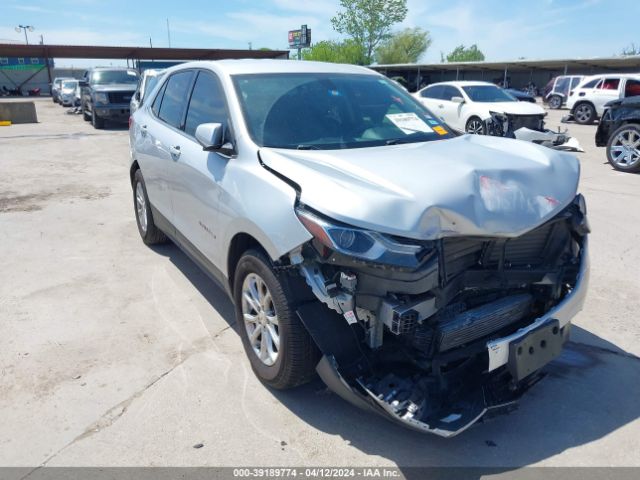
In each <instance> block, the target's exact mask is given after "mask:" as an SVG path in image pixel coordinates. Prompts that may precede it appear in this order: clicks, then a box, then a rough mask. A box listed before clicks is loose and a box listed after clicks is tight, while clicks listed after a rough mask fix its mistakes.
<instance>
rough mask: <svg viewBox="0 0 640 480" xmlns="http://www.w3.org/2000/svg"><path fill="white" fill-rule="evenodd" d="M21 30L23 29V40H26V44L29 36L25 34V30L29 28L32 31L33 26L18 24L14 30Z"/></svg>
mask: <svg viewBox="0 0 640 480" xmlns="http://www.w3.org/2000/svg"><path fill="white" fill-rule="evenodd" d="M22 30H24V41H25V42H26V44H27V45H29V37H28V36H27V30H29V31H30V32H33V31H34V30H35V28H34V27H33V26H32V25H18V26H17V27H16V32H18V33H20V32H21V31H22Z"/></svg>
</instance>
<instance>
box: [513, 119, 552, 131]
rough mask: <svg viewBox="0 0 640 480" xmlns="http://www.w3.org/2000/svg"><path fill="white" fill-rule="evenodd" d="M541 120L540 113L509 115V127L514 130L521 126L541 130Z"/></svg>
mask: <svg viewBox="0 0 640 480" xmlns="http://www.w3.org/2000/svg"><path fill="white" fill-rule="evenodd" d="M543 120H544V117H543V116H542V115H509V122H510V124H511V125H510V128H511V130H512V131H514V132H515V131H516V130H518V129H519V128H522V127H525V128H529V129H531V130H542V125H543Z"/></svg>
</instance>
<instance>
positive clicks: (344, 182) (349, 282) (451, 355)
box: [129, 60, 589, 436]
mask: <svg viewBox="0 0 640 480" xmlns="http://www.w3.org/2000/svg"><path fill="white" fill-rule="evenodd" d="M160 82H161V83H160V84H159V86H158V87H157V88H155V89H154V90H153V92H151V96H150V97H148V99H147V100H146V101H145V102H144V104H143V105H142V107H140V108H139V109H138V110H137V111H136V112H135V113H134V114H133V116H132V118H131V122H130V129H129V135H130V148H131V152H130V153H131V167H130V179H131V185H132V188H133V204H134V212H135V218H136V222H137V225H138V231H139V233H140V236H141V238H142V240H143V242H144V243H146V244H148V245H151V244H156V243H160V242H164V241H166V240H167V239H171V240H172V241H173V242H175V243H176V244H177V245H178V246H179V247H180V248H182V249H183V250H184V251H185V252H187V254H188V255H189V256H190V257H191V258H192V259H193V260H194V261H195V262H196V263H197V264H198V265H199V266H200V267H201V268H202V269H203V270H204V271H205V272H207V273H208V274H209V275H210V276H211V277H212V278H214V279H217V280H218V281H219V282H220V283H221V285H222V286H223V288H225V290H226V291H227V292H228V293H229V295H230V296H231V298H232V299H233V301H234V304H235V315H236V319H237V324H238V326H239V327H238V331H239V334H240V336H241V338H242V343H243V345H244V348H245V350H246V353H247V355H248V357H249V361H250V363H251V366H252V368H253V371H254V372H255V374H256V375H257V376H258V378H259V379H260V380H261V381H263V382H264V383H265V384H267V385H270V386H272V387H274V388H290V387H294V386H296V385H299V384H301V383H304V382H306V381H308V380H309V379H311V378H312V377H313V375H314V370H315V371H317V372H318V373H319V375H320V377H321V378H322V379H323V380H324V382H325V383H326V384H327V385H328V386H329V387H330V388H331V389H333V390H335V391H336V392H337V393H338V394H339V395H340V396H342V397H343V398H345V399H347V400H349V401H351V402H353V403H354V404H356V405H358V406H360V407H363V408H368V409H370V410H372V411H374V412H377V413H379V414H381V415H383V416H385V417H387V418H390V419H391V420H394V421H396V422H398V423H400V424H402V425H405V426H407V427H410V428H414V429H416V430H419V431H423V432H431V433H435V434H437V435H443V436H451V435H455V434H457V433H459V432H461V431H462V430H464V429H465V428H467V427H468V426H470V425H471V424H473V423H474V422H476V421H477V420H478V419H480V418H481V417H483V415H485V414H486V413H487V412H488V411H492V412H497V411H501V410H504V409H509V408H510V407H512V406H513V404H514V402H516V401H517V399H518V398H519V397H520V396H521V395H522V394H523V393H524V392H525V391H526V390H527V389H528V388H529V387H530V386H531V385H533V384H534V383H536V382H537V381H538V380H539V379H540V378H541V376H542V374H541V368H543V367H544V366H545V365H546V364H547V363H548V362H549V361H551V360H552V359H553V358H555V357H556V356H558V355H559V354H560V352H561V349H562V347H563V345H564V343H565V342H566V341H567V338H568V336H569V330H570V325H571V318H572V317H573V316H574V315H575V314H576V313H577V312H578V311H579V310H580V309H581V307H582V304H583V301H584V297H585V292H586V288H587V276H588V259H587V248H588V247H587V238H588V232H589V227H588V223H587V217H586V206H585V202H584V198H583V197H582V196H581V195H580V194H577V191H576V190H577V187H578V180H579V171H580V167H579V163H578V160H577V159H576V157H575V156H573V155H571V154H568V153H565V152H559V151H555V150H551V149H548V148H543V147H540V146H538V145H534V144H530V143H524V142H516V141H513V140H508V139H503V138H495V137H489V136H479V135H457V134H455V133H453V132H452V130H451V127H450V126H449V125H447V124H446V123H445V122H443V121H442V120H440V119H438V118H437V117H436V116H435V115H434V114H433V113H432V112H430V111H429V110H428V109H427V108H425V107H424V106H423V105H421V104H420V103H419V102H417V101H416V100H415V99H414V98H413V97H412V96H411V95H410V94H408V93H407V92H406V91H404V90H403V89H402V88H400V87H398V86H397V84H396V83H395V82H393V81H391V80H389V79H387V78H386V77H384V76H382V75H380V74H378V73H377V72H373V71H372V70H369V69H367V68H364V67H358V66H353V65H339V64H329V63H316V62H283V61H281V60H223V61H217V62H192V63H186V64H182V65H179V66H176V67H172V68H171V69H169V70H167V72H166V73H165V75H164V76H163V78H162V79H161V80H160Z"/></svg>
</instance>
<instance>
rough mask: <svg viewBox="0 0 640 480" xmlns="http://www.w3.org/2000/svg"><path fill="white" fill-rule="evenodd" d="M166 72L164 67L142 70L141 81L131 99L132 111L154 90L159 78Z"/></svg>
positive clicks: (130, 107)
mask: <svg viewBox="0 0 640 480" xmlns="http://www.w3.org/2000/svg"><path fill="white" fill-rule="evenodd" d="M163 74H164V69H148V70H145V71H144V72H142V75H141V76H140V82H139V83H138V88H137V89H136V91H135V93H134V94H133V98H132V99H131V103H130V105H129V109H130V110H131V113H133V112H135V111H136V110H137V109H138V108H139V107H140V105H142V102H143V101H144V97H145V95H146V94H147V93H149V92H151V91H152V90H153V87H155V86H156V85H157V83H158V80H159V79H160V78H161V77H162V75H163Z"/></svg>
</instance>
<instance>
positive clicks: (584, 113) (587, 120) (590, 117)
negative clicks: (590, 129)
mask: <svg viewBox="0 0 640 480" xmlns="http://www.w3.org/2000/svg"><path fill="white" fill-rule="evenodd" d="M573 118H575V120H576V122H577V123H579V124H580V125H591V124H592V123H593V122H594V121H595V120H596V109H595V108H594V107H593V105H591V104H590V103H586V102H583V103H579V104H578V105H576V107H575V108H574V110H573Z"/></svg>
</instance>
